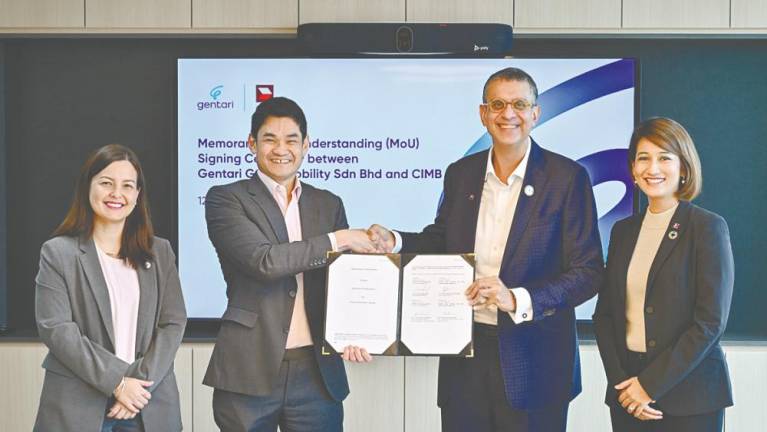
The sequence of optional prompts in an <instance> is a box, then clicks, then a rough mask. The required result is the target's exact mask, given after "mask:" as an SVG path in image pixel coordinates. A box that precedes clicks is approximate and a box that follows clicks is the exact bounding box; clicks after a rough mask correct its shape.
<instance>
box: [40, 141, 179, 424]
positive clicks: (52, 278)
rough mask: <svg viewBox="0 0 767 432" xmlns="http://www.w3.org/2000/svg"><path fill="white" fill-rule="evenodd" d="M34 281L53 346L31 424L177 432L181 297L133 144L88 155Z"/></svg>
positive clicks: (44, 332)
mask: <svg viewBox="0 0 767 432" xmlns="http://www.w3.org/2000/svg"><path fill="white" fill-rule="evenodd" d="M35 282H36V290H35V313H36V319H37V328H38V331H39V334H40V339H41V340H42V341H43V343H45V345H46V346H47V347H48V348H49V353H48V355H47V356H46V358H45V360H44V362H43V367H44V368H45V381H44V382H43V390H42V394H41V395H40V406H39V408H38V412H37V421H36V422H35V427H34V430H35V431H39V432H47V431H56V432H81V431H86V432H95V431H102V432H117V431H120V432H127V431H143V430H146V431H163V432H166V431H167V432H172V431H180V430H181V411H180V407H179V395H178V388H177V386H176V378H175V375H174V374H173V359H174V358H175V355H176V351H177V349H178V347H179V345H180V344H181V338H182V336H183V334H184V326H185V325H186V311H185V308H184V299H183V297H182V294H181V286H180V284H179V278H178V272H177V271H176V262H175V256H174V254H173V250H172V249H171V247H170V244H169V243H168V241H167V240H163V239H160V238H157V237H154V235H153V231H152V224H151V220H150V218H149V209H148V200H147V198H146V186H145V182H144V175H143V173H142V170H141V165H140V164H139V161H138V158H137V157H136V155H135V154H134V153H133V151H131V150H130V149H128V148H126V147H123V146H120V145H114V144H113V145H108V146H104V147H102V148H100V149H98V150H96V151H95V152H94V153H93V154H92V155H91V156H90V157H89V158H88V160H87V161H86V162H85V164H84V165H83V167H82V170H81V171H80V176H79V178H78V180H77V186H76V188H75V194H74V198H73V200H72V205H71V206H70V208H69V212H68V213H67V216H66V217H65V218H64V221H63V222H62V223H61V225H59V227H58V228H57V229H56V232H55V233H54V237H53V238H52V239H50V240H48V241H47V242H45V243H44V244H43V247H42V249H41V251H40V270H39V272H38V274H37V278H36V280H35Z"/></svg>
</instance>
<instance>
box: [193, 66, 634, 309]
mask: <svg viewBox="0 0 767 432" xmlns="http://www.w3.org/2000/svg"><path fill="white" fill-rule="evenodd" d="M509 66H514V67H519V68H522V69H524V70H525V71H527V72H528V73H529V74H530V75H531V76H532V77H533V78H534V79H535V81H536V83H537V85H538V89H539V94H540V96H539V99H538V101H539V105H540V107H541V118H540V120H539V122H538V125H537V126H536V128H535V129H534V130H533V132H532V136H533V138H534V139H535V140H536V142H538V143H539V144H540V145H541V146H542V147H544V148H546V149H549V150H551V151H554V152H557V153H561V154H563V155H565V156H567V157H569V158H571V159H574V160H576V161H578V162H579V163H581V164H582V165H584V166H585V167H586V169H587V170H588V172H589V174H590V176H591V180H592V184H593V186H594V193H595V196H596V202H597V211H598V214H599V229H600V232H601V235H602V244H603V247H604V248H605V253H606V245H607V241H608V239H609V238H608V236H609V234H610V228H611V227H612V225H613V223H614V222H615V221H616V220H618V219H621V218H623V217H626V216H628V215H630V214H631V212H632V210H633V184H632V182H631V179H630V176H629V173H628V171H627V168H626V152H627V150H626V149H627V147H628V141H629V137H630V135H631V131H632V129H633V126H634V121H635V109H636V104H635V98H636V94H635V82H636V76H635V70H636V68H635V64H634V61H633V60H631V59H408V58H391V59H179V60H178V187H179V190H178V229H179V233H178V239H179V245H178V255H179V272H180V275H181V282H182V287H183V290H184V296H185V298H186V304H187V312H188V315H189V317H191V318H218V317H220V316H221V314H222V313H223V311H224V309H225V308H226V285H225V283H224V279H223V276H222V274H221V269H220V266H219V263H218V259H217V256H216V252H215V250H214V249H213V246H212V245H211V243H210V240H209V239H208V235H207V230H206V227H205V211H204V210H205V209H204V198H205V194H206V193H207V191H208V189H209V188H210V187H211V186H213V185H216V184H224V183H230V182H234V181H237V180H241V179H245V178H249V177H251V176H252V175H253V174H254V172H255V170H256V163H255V160H254V158H253V155H252V154H251V153H250V151H249V150H248V148H247V137H248V133H249V132H250V116H251V114H252V113H253V111H254V110H255V108H256V106H257V104H258V103H259V102H260V101H263V100H266V99H268V98H269V97H272V96H286V97H289V98H291V99H293V100H295V101H296V102H298V104H299V105H301V107H302V108H303V109H304V111H305V113H306V116H307V120H308V135H309V139H310V150H309V153H308V155H307V157H306V158H305V159H304V162H303V165H302V167H301V170H300V171H299V173H298V174H299V177H300V179H301V181H302V182H307V183H310V184H312V185H314V186H316V187H319V188H322V189H328V190H330V191H332V192H333V193H335V194H337V195H339V196H340V197H341V198H342V199H343V201H344V205H345V207H346V213H347V217H348V220H349V225H350V226H351V227H353V228H366V227H368V226H369V225H370V224H371V223H380V224H382V225H385V226H387V227H391V228H394V229H399V230H403V231H419V230H420V229H421V228H423V227H424V226H425V225H427V224H429V223H430V222H432V221H433V219H434V216H435V214H436V210H437V206H438V203H439V200H440V196H441V193H442V181H443V178H442V176H443V174H444V172H445V168H446V167H447V166H448V165H449V164H450V163H451V162H453V161H455V160H457V159H460V158H461V157H463V156H466V155H468V154H471V153H475V152H478V151H481V150H484V149H487V148H488V147H489V146H490V145H491V140H490V137H489V135H488V134H487V133H486V131H485V129H484V127H483V126H482V124H481V123H480V118H479V104H480V103H481V102H482V87H483V85H484V83H485V80H486V79H487V77H488V76H490V75H491V74H492V73H493V72H495V71H497V70H500V69H502V68H505V67H509ZM594 302H595V300H594V299H592V301H590V302H588V303H586V304H584V305H582V306H580V307H579V308H578V309H577V311H576V312H577V315H578V318H579V319H590V318H591V314H592V313H593V309H594Z"/></svg>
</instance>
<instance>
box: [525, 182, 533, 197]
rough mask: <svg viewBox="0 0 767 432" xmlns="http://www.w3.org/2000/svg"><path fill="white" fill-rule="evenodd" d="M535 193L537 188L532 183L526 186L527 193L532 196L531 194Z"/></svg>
mask: <svg viewBox="0 0 767 432" xmlns="http://www.w3.org/2000/svg"><path fill="white" fill-rule="evenodd" d="M534 193H535V188H534V187H533V186H532V185H527V186H525V195H527V196H529V197H530V196H533V194H534Z"/></svg>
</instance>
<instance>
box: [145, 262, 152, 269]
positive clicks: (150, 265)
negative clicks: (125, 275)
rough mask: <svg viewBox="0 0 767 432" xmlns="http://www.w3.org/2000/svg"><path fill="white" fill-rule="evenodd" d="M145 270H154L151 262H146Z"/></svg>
mask: <svg viewBox="0 0 767 432" xmlns="http://www.w3.org/2000/svg"><path fill="white" fill-rule="evenodd" d="M144 268H146V269H147V270H149V269H150V268H152V263H150V262H149V261H147V262H145V263H144Z"/></svg>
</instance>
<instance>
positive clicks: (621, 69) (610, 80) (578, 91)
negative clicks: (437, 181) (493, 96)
mask: <svg viewBox="0 0 767 432" xmlns="http://www.w3.org/2000/svg"><path fill="white" fill-rule="evenodd" d="M632 87H634V61H633V60H631V59H622V60H618V61H615V62H613V63H609V64H606V65H604V66H601V67H598V68H596V69H592V70H590V71H588V72H584V73H582V74H580V75H578V76H575V77H572V78H570V79H569V80H567V81H565V82H563V83H560V84H558V85H556V86H554V87H552V88H550V89H548V90H546V91H545V92H543V93H541V94H540V95H539V96H538V104H539V105H541V106H545V107H546V110H545V111H543V113H542V114H541V118H540V119H538V125H542V124H544V123H546V122H547V121H549V120H551V119H553V118H555V117H557V116H559V115H560V114H563V113H566V112H567V111H570V110H571V109H573V108H575V107H577V106H578V105H583V104H585V103H587V102H590V101H592V100H594V99H599V98H601V97H603V96H607V95H610V94H613V93H617V92H619V91H621V90H625V89H628V88H632ZM492 143H493V141H492V139H491V138H490V135H488V133H487V132H485V133H484V134H482V136H481V137H479V139H478V140H477V141H476V142H475V143H474V144H473V145H472V146H471V147H469V150H467V151H466V154H464V156H468V155H471V154H474V153H478V152H481V151H482V150H486V149H489V148H490V145H491V144H492Z"/></svg>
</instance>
